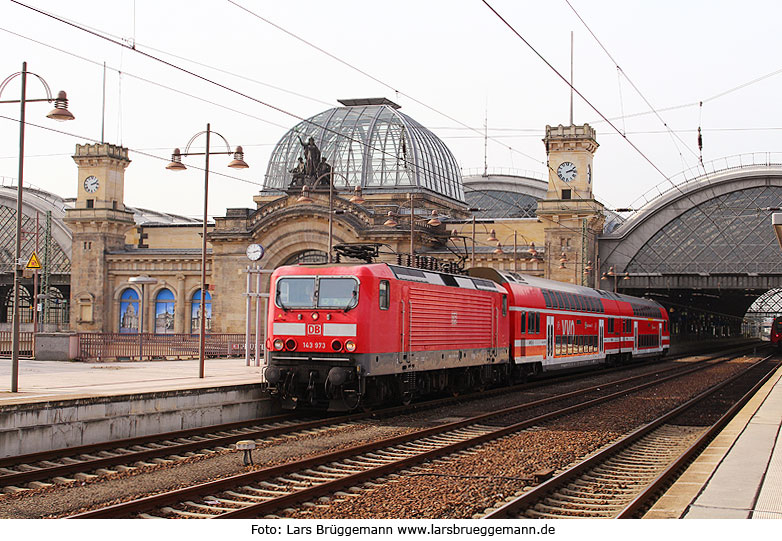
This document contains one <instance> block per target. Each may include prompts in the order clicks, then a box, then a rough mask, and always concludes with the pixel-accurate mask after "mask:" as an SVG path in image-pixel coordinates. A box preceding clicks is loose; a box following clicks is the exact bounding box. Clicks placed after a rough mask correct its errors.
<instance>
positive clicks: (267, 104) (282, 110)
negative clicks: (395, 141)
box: [14, 0, 667, 178]
mask: <svg viewBox="0 0 782 541" xmlns="http://www.w3.org/2000/svg"><path fill="white" fill-rule="evenodd" d="M14 1H15V3H17V4H19V5H22V6H24V7H28V8H29V6H25V5H24V4H22V3H21V2H17V1H16V0H14ZM487 5H488V4H487ZM29 9H33V10H34V11H37V12H39V13H42V14H44V15H47V16H50V17H51V15H49V14H47V13H45V12H42V11H41V10H37V9H35V8H29ZM53 18H56V17H53ZM58 20H61V19H58ZM63 22H66V23H67V21H64V20H63ZM67 24H71V25H72V26H74V27H76V28H79V26H78V25H75V24H73V23H67ZM80 29H82V28H80ZM91 33H93V34H94V35H96V36H97V37H100V38H102V39H107V38H106V37H105V36H101V35H100V34H97V33H94V32H91ZM109 41H113V40H109ZM115 43H116V42H115ZM117 44H118V45H121V46H125V47H126V48H129V49H132V50H134V51H135V52H137V53H141V54H145V55H146V56H148V57H149V58H153V59H155V60H158V61H161V62H163V63H165V64H168V65H169V66H171V67H173V68H176V69H180V70H182V71H184V72H186V73H189V74H191V75H193V76H195V77H198V78H200V79H202V80H204V81H208V82H211V83H213V84H217V85H218V86H220V87H222V88H224V89H225V90H228V91H233V92H235V93H237V94H240V95H243V96H244V97H246V98H248V99H253V98H252V97H250V96H247V95H246V94H243V93H241V92H236V91H235V90H233V89H231V88H227V87H226V86H225V85H222V84H220V83H218V82H215V81H212V80H210V79H208V78H205V77H203V76H201V75H198V74H195V73H194V72H191V71H190V70H185V69H184V68H181V67H179V66H176V65H175V64H173V63H170V62H167V61H165V60H162V59H158V58H156V57H154V56H153V55H149V54H146V53H144V52H141V51H138V49H135V48H133V47H130V46H127V45H125V44H122V43H117ZM581 97H582V99H583V96H581ZM253 101H256V102H258V103H261V104H263V105H265V106H267V107H271V108H272V109H274V110H277V111H279V112H283V113H285V114H289V115H290V116H293V117H295V118H299V119H300V120H302V121H305V122H310V121H309V120H304V119H302V118H301V117H300V116H297V115H295V114H293V113H290V112H288V111H285V110H284V109H281V108H279V107H276V106H274V105H272V104H269V103H266V102H263V101H261V100H257V99H253ZM416 101H417V100H416ZM452 120H455V119H452ZM313 125H314V124H313ZM618 133H620V134H621V132H618ZM340 135H341V134H340ZM631 144H632V143H631ZM508 148H511V147H508ZM533 159H535V158H533ZM536 161H537V160H536ZM650 163H651V162H650ZM546 165H547V166H548V164H546ZM652 165H654V164H652ZM419 169H422V170H423V168H420V166H419ZM658 171H659V169H658ZM660 172H661V171H660ZM661 173H662V172H661ZM435 174H436V173H435ZM663 176H665V175H664V174H663ZM666 178H667V177H666Z"/></svg>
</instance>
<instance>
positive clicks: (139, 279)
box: [128, 276, 157, 361]
mask: <svg viewBox="0 0 782 541" xmlns="http://www.w3.org/2000/svg"><path fill="white" fill-rule="evenodd" d="M128 282H130V283H131V284H136V285H140V286H141V301H140V302H139V305H138V360H139V361H140V360H141V358H142V356H143V355H144V338H143V336H144V297H145V294H144V286H145V285H147V284H149V285H153V284H157V279H155V278H150V277H149V276H134V277H132V278H128Z"/></svg>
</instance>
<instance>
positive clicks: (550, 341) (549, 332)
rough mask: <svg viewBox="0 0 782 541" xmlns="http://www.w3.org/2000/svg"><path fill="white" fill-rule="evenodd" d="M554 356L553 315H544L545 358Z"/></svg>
mask: <svg viewBox="0 0 782 541" xmlns="http://www.w3.org/2000/svg"><path fill="white" fill-rule="evenodd" d="M553 358H554V316H546V359H553Z"/></svg>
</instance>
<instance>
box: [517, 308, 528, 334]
mask: <svg viewBox="0 0 782 541" xmlns="http://www.w3.org/2000/svg"><path fill="white" fill-rule="evenodd" d="M519 329H520V331H521V334H524V333H526V332H527V312H522V313H521V324H520V325H519Z"/></svg>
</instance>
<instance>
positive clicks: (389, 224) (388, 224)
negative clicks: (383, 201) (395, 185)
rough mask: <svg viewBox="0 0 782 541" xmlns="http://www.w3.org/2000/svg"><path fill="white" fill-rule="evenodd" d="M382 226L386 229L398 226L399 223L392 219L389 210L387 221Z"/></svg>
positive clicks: (392, 214) (391, 213) (392, 215)
mask: <svg viewBox="0 0 782 541" xmlns="http://www.w3.org/2000/svg"><path fill="white" fill-rule="evenodd" d="M383 225H384V226H386V227H396V226H398V225H399V223H398V222H397V221H396V220H395V219H394V213H393V212H391V211H390V210H389V211H388V219H387V220H386V221H385V222H383Z"/></svg>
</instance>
